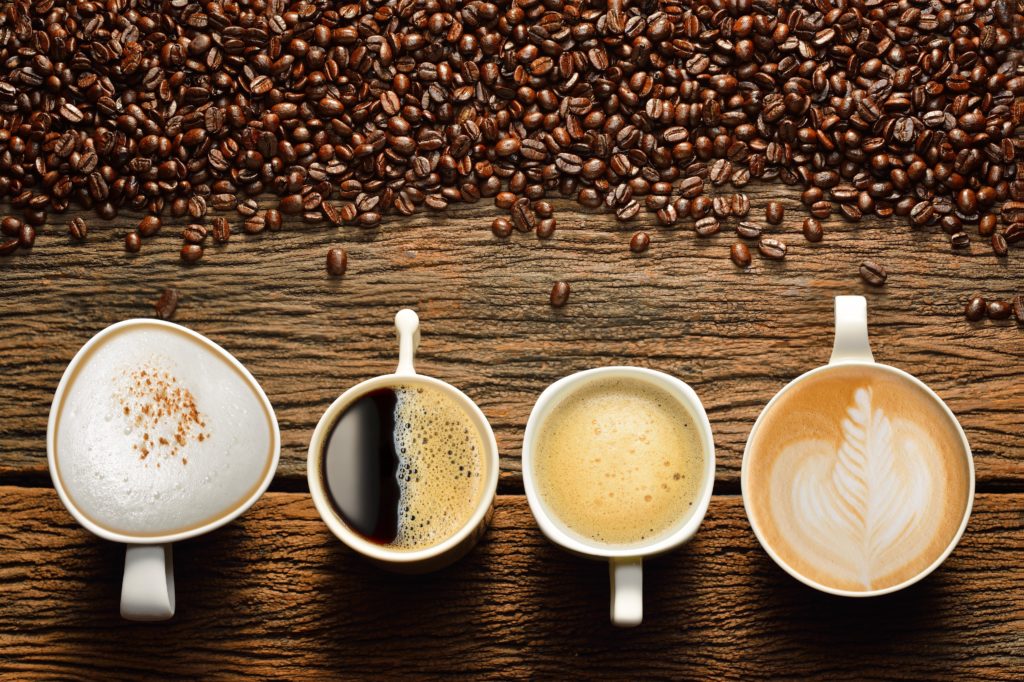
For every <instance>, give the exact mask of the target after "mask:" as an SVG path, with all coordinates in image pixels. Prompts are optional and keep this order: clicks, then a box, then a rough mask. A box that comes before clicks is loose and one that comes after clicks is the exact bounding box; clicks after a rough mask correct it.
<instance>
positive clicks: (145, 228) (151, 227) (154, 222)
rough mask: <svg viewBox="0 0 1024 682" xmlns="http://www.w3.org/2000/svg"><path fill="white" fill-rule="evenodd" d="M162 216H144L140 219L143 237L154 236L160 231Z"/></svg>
mask: <svg viewBox="0 0 1024 682" xmlns="http://www.w3.org/2000/svg"><path fill="white" fill-rule="evenodd" d="M160 225H161V222H160V218H158V217H157V216H155V215H147V216H143V218H142V220H140V221H139V226H138V228H137V229H138V231H139V236H141V237H152V236H153V235H155V234H156V233H157V232H159V231H160Z"/></svg>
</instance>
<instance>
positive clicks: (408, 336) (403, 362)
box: [395, 308, 420, 374]
mask: <svg viewBox="0 0 1024 682" xmlns="http://www.w3.org/2000/svg"><path fill="white" fill-rule="evenodd" d="M395 330H396V331H397V332H398V368H397V369H396V370H395V374H415V373H416V370H415V368H413V361H414V360H415V359H416V350H417V349H418V348H419V347H420V318H419V316H418V315H416V311H415V310H411V309H409V308H402V309H401V310H399V311H398V313H397V314H396V315H395Z"/></svg>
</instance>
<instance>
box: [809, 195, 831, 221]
mask: <svg viewBox="0 0 1024 682" xmlns="http://www.w3.org/2000/svg"><path fill="white" fill-rule="evenodd" d="M810 211H811V215H812V216H814V217H815V218H817V219H818V220H828V218H829V217H830V216H831V215H832V202H831V201H828V200H826V199H823V200H821V201H815V202H814V203H813V204H811V209H810Z"/></svg>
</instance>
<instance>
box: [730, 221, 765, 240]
mask: <svg viewBox="0 0 1024 682" xmlns="http://www.w3.org/2000/svg"><path fill="white" fill-rule="evenodd" d="M762 232H764V228H763V227H761V226H760V225H758V224H757V223H752V222H749V221H743V222H741V223H740V224H739V225H737V226H736V234H737V235H738V236H739V237H740V239H760V238H761V233H762Z"/></svg>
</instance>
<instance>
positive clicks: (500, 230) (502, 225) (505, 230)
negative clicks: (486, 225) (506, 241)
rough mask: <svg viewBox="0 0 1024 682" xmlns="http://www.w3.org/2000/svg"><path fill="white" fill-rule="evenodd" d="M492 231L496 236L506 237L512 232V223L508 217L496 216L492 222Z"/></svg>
mask: <svg viewBox="0 0 1024 682" xmlns="http://www.w3.org/2000/svg"><path fill="white" fill-rule="evenodd" d="M491 232H493V233H494V236H495V237H501V238H505V237H507V236H509V235H510V234H512V223H511V222H509V220H508V218H495V219H494V221H493V222H492V223H491Z"/></svg>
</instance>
